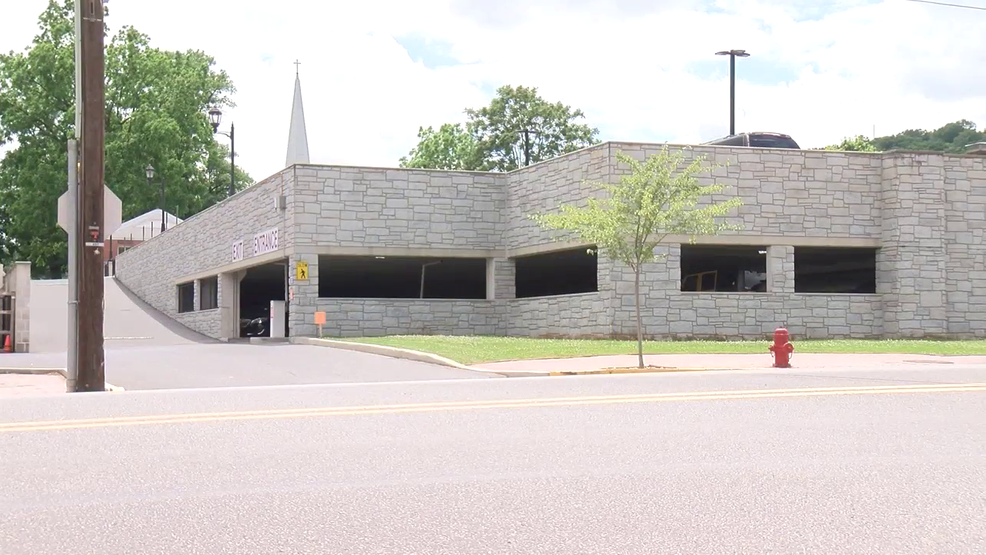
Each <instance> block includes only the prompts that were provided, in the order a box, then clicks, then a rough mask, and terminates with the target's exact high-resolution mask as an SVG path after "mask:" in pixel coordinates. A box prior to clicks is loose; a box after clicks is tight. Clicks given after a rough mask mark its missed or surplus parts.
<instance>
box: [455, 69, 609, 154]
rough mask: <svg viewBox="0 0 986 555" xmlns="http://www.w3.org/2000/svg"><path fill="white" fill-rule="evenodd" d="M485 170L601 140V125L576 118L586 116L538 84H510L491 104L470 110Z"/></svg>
mask: <svg viewBox="0 0 986 555" xmlns="http://www.w3.org/2000/svg"><path fill="white" fill-rule="evenodd" d="M466 114H467V115H468V116H469V129H470V130H471V132H472V134H473V136H474V137H475V138H476V143H477V149H478V151H479V158H480V159H481V160H482V162H481V165H480V169H483V170H487V171H511V170H516V169H517V168H521V167H525V166H530V165H531V164H536V163H538V162H542V161H544V160H548V159H549V158H554V157H555V156H559V155H561V154H565V153H567V152H572V151H575V150H578V149H580V148H584V147H587V146H590V145H592V144H594V143H596V142H597V140H596V135H597V134H598V133H599V130H598V129H595V128H591V127H589V126H588V125H584V124H580V123H575V120H577V119H579V118H582V117H585V114H583V113H582V110H573V109H572V108H570V107H568V106H565V105H564V104H562V103H561V102H556V103H553V104H552V103H550V102H548V101H546V100H544V99H543V98H541V97H540V96H539V95H538V93H537V88H529V87H523V86H520V87H516V88H514V87H511V86H509V85H505V86H503V87H500V88H499V89H498V90H497V95H496V97H494V98H493V101H492V102H490V105H489V106H487V107H485V108H480V109H479V110H472V109H467V110H466Z"/></svg>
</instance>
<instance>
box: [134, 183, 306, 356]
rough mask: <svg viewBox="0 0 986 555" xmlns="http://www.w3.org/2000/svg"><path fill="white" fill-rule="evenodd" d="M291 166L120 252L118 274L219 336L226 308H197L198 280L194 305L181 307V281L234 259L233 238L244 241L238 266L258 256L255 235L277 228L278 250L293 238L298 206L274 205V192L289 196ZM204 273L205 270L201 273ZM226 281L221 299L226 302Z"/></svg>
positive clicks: (165, 308) (158, 304) (155, 302)
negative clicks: (192, 308)
mask: <svg viewBox="0 0 986 555" xmlns="http://www.w3.org/2000/svg"><path fill="white" fill-rule="evenodd" d="M292 172H293V169H287V170H284V171H283V172H280V173H278V174H275V175H273V176H271V177H269V178H268V179H266V180H264V181H262V182H260V183H257V184H255V185H253V186H252V187H250V188H248V189H246V190H244V191H241V192H239V193H237V194H236V195H234V196H233V197H230V198H228V199H226V200H224V201H222V202H220V203H218V204H215V205H213V206H212V207H210V208H208V209H206V210H204V211H202V212H200V213H198V214H196V215H195V216H193V217H191V218H188V219H187V220H185V221H184V222H182V223H181V224H179V225H177V226H175V227H173V228H170V229H168V230H167V231H165V232H164V233H162V234H160V235H158V236H156V237H154V238H152V239H150V240H148V241H145V242H143V243H141V244H140V245H137V246H135V247H134V248H132V249H129V250H127V251H126V252H124V253H123V254H121V255H119V257H118V258H117V262H116V279H118V280H119V281H120V282H121V283H122V284H123V285H124V286H126V287H127V288H128V289H129V290H130V291H132V292H133V293H134V294H135V295H137V296H138V297H140V298H141V299H142V300H144V301H145V302H146V303H148V304H150V305H151V306H153V307H154V308H156V309H158V310H160V311H161V312H163V313H165V314H167V315H168V316H170V317H172V318H174V319H175V320H177V321H178V322H180V323H182V324H184V325H186V326H188V327H189V328H191V329H193V330H195V331H198V332H200V333H204V334H206V335H208V336H210V337H220V330H221V320H222V316H221V314H222V311H221V310H208V311H199V310H198V307H199V299H198V294H199V284H198V282H196V284H195V291H196V293H195V295H196V296H195V311H194V312H186V313H181V314H179V313H178V292H177V291H178V290H177V285H178V283H179V282H180V281H182V280H184V279H186V278H188V277H189V276H194V275H196V274H207V273H212V275H217V274H219V273H221V272H222V271H224V269H229V268H230V267H231V265H235V264H234V263H233V261H232V257H231V248H232V244H233V242H234V241H237V240H242V241H243V249H244V252H243V260H242V261H240V262H239V263H238V264H239V265H240V266H246V265H250V259H251V258H253V257H254V253H253V237H254V235H255V234H257V233H260V232H263V231H266V230H268V229H273V228H277V229H278V243H279V252H285V251H286V250H287V249H288V248H289V247H290V244H291V241H292V230H291V228H292V225H291V223H290V222H291V220H292V218H293V215H294V206H293V204H292V203H291V202H290V200H289V202H287V207H286V209H284V210H281V209H278V208H276V207H275V204H274V202H275V198H276V197H277V196H279V195H285V196H286V197H287V198H288V199H290V197H291V190H290V189H291V173H292ZM202 277H204V276H202ZM221 282H222V280H220V283H221ZM222 293H223V292H222V287H221V286H220V288H219V296H220V299H219V305H220V306H223V304H224V303H223V299H222Z"/></svg>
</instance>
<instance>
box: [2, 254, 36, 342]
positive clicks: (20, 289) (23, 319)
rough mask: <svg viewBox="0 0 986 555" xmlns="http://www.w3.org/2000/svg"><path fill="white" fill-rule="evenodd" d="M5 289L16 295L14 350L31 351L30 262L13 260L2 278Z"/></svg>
mask: <svg viewBox="0 0 986 555" xmlns="http://www.w3.org/2000/svg"><path fill="white" fill-rule="evenodd" d="M4 281H5V282H6V283H7V291H8V292H10V293H13V294H14V295H16V299H15V301H14V310H15V311H16V314H15V315H14V351H15V352H18V353H29V352H31V263H30V262H14V264H13V267H12V268H11V271H10V274H9V275H7V276H6V277H5V278H4Z"/></svg>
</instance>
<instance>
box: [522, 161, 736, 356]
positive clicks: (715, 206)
mask: <svg viewBox="0 0 986 555" xmlns="http://www.w3.org/2000/svg"><path fill="white" fill-rule="evenodd" d="M616 157H617V160H618V161H620V162H622V163H623V164H626V165H627V166H629V168H630V173H629V174H627V175H623V176H621V177H620V182H619V184H609V183H596V184H595V185H597V186H599V187H601V188H602V189H604V190H605V191H606V192H608V193H609V195H607V196H604V197H603V198H595V197H590V198H589V199H587V200H586V203H585V205H584V206H576V205H570V204H565V205H562V206H561V207H560V211H559V212H557V213H552V214H532V215H530V216H529V217H530V218H531V219H532V220H534V221H535V222H537V223H538V225H539V226H541V227H542V228H543V229H546V230H554V231H561V232H564V233H566V234H574V235H576V236H578V237H579V238H580V239H582V240H584V241H586V242H589V243H592V244H594V245H596V247H597V249H599V250H602V251H603V252H604V253H605V254H606V255H607V256H608V257H609V258H610V259H612V260H614V261H618V262H622V263H624V264H626V265H627V266H629V267H630V269H631V270H633V294H634V302H635V305H636V320H637V363H638V365H639V367H640V368H643V367H644V329H643V322H642V319H641V315H640V308H641V298H640V276H641V273H642V270H643V266H644V264H647V263H649V262H653V261H655V260H658V258H659V257H658V255H656V254H655V253H654V249H655V248H657V246H658V245H660V244H661V242H662V241H663V240H664V239H665V238H666V237H667V236H668V235H688V236H689V237H690V241H692V242H694V240H695V236H697V235H716V234H718V233H719V232H721V231H724V230H727V229H740V228H739V227H737V226H733V225H731V224H728V223H726V222H724V221H722V220H721V218H723V217H724V216H726V215H727V214H728V213H729V212H730V211H731V210H732V209H734V208H737V207H739V206H741V204H742V202H741V200H740V199H739V198H737V197H733V198H729V199H727V200H724V201H721V202H714V201H711V200H710V202H708V203H706V204H704V205H702V206H701V207H699V206H698V205H699V202H700V201H701V200H702V198H703V197H706V196H710V195H715V194H719V193H722V191H723V190H724V189H725V186H723V185H720V184H718V183H712V184H710V185H701V184H699V179H698V177H697V176H698V175H700V174H703V173H709V174H711V173H712V171H714V170H715V169H716V168H718V167H720V166H719V165H716V164H709V165H708V166H706V165H705V164H704V162H705V159H704V158H703V157H701V156H696V157H695V158H694V159H693V160H692V161H691V162H688V163H687V164H685V165H684V167H682V165H683V164H684V163H685V153H684V150H676V151H675V152H670V151H669V149H668V147H667V145H665V146H664V147H663V148H662V149H661V151H660V152H659V153H657V154H654V155H652V156H649V157H648V158H647V159H646V160H645V161H643V162H641V161H638V160H636V159H634V158H632V157H630V156H627V155H625V154H623V153H622V152H620V153H617V154H616ZM661 258H663V257H661Z"/></svg>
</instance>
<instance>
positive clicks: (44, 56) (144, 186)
mask: <svg viewBox="0 0 986 555" xmlns="http://www.w3.org/2000/svg"><path fill="white" fill-rule="evenodd" d="M39 25H40V31H39V33H38V35H37V36H36V37H35V38H34V40H33V42H32V44H31V45H30V46H29V48H28V49H27V50H26V51H25V52H23V53H14V52H10V53H9V54H2V55H0V143H13V144H15V145H16V146H15V148H14V149H13V150H11V151H9V152H8V153H7V154H6V156H4V158H3V160H2V161H0V199H2V201H0V205H2V207H3V208H2V210H0V223H2V224H3V232H2V234H0V250H2V251H3V252H4V254H6V255H7V256H10V257H15V258H18V259H21V260H29V261H31V262H32V264H33V265H34V268H35V275H36V276H50V277H60V276H61V275H63V272H64V266H65V261H66V255H67V251H66V246H65V241H66V235H65V232H64V231H62V230H61V229H60V228H59V227H58V226H57V223H56V220H57V210H56V206H57V199H58V197H59V196H60V195H61V194H62V193H63V192H64V191H65V190H66V183H67V180H68V176H67V168H66V166H67V154H66V149H67V141H68V139H69V138H70V137H71V136H72V135H73V134H74V123H75V105H74V103H75V92H74V79H75V54H74V24H73V2H72V0H63V1H61V2H56V1H55V0H50V1H49V4H48V7H47V9H46V10H45V11H44V13H42V14H41V16H40V18H39ZM149 43H150V39H149V37H147V35H144V34H142V33H140V32H138V31H137V30H135V29H133V28H131V27H124V28H122V29H121V30H120V31H119V32H118V33H117V34H116V35H115V36H114V37H112V38H111V39H109V40H108V41H107V45H106V58H105V59H106V91H105V96H106V139H105V140H106V144H105V160H106V162H105V164H106V165H105V168H106V169H105V171H106V184H107V185H108V186H109V187H110V188H111V189H112V190H113V191H114V192H115V193H116V194H117V196H119V197H120V199H121V200H122V201H123V212H124V213H123V217H124V219H129V218H132V217H134V216H137V215H140V214H142V213H144V212H147V211H148V210H151V209H154V208H157V207H158V203H159V194H158V187H157V185H156V184H155V185H150V186H149V185H148V183H147V180H146V177H145V175H144V167H145V166H147V164H151V165H153V166H154V168H155V170H156V174H157V178H163V179H164V180H165V183H166V184H167V193H166V195H167V209H168V210H169V211H171V212H173V213H176V212H177V213H180V215H183V216H185V217H187V216H188V215H191V214H194V213H196V212H199V211H201V210H202V209H204V208H207V207H208V206H211V205H212V204H214V203H216V202H218V201H219V200H221V199H223V198H225V197H226V194H227V190H228V187H229V149H228V148H227V147H226V146H225V145H222V144H220V143H219V142H217V141H216V137H215V136H214V135H213V133H212V127H211V125H209V122H208V118H207V116H206V110H207V108H208V106H210V105H211V104H216V105H219V106H231V105H232V102H231V101H230V98H229V95H230V94H232V93H233V92H234V91H235V89H234V87H233V84H232V82H231V80H230V78H229V76H228V75H227V74H226V73H225V72H222V71H216V70H214V69H213V66H214V63H215V62H214V60H213V59H212V58H211V57H210V56H208V55H206V54H205V53H203V52H200V51H194V50H190V51H186V52H174V51H166V50H161V49H157V48H153V47H151V46H150V44H149ZM157 178H156V179H157ZM236 183H237V189H242V188H244V187H245V186H247V185H249V184H250V183H251V179H250V177H249V176H248V175H247V174H246V173H244V172H242V171H239V170H238V171H237V180H236Z"/></svg>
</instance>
